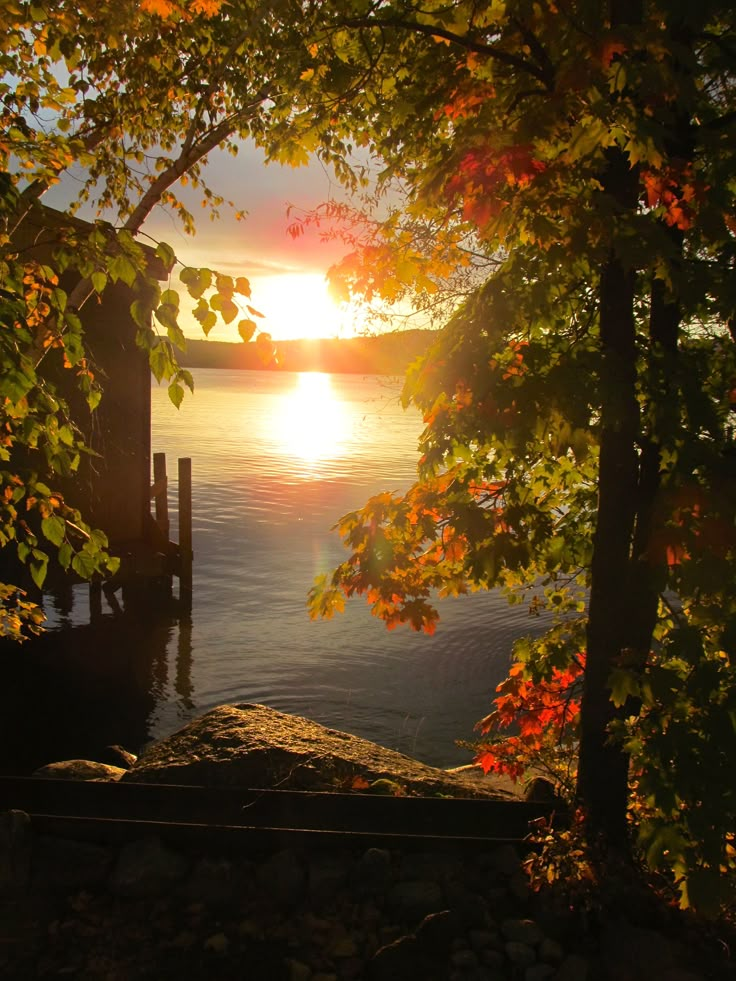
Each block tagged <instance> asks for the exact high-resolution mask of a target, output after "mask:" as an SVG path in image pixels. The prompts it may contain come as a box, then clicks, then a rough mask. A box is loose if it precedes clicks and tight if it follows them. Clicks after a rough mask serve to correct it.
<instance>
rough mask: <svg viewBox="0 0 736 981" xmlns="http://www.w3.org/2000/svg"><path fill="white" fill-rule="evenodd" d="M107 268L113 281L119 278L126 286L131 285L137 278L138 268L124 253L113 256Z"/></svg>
mask: <svg viewBox="0 0 736 981" xmlns="http://www.w3.org/2000/svg"><path fill="white" fill-rule="evenodd" d="M107 268H108V271H109V274H110V278H111V279H112V280H113V282H117V281H118V280H121V281H122V282H123V283H125V285H126V286H132V285H133V284H134V283H135V281H136V279H137V278H138V270H137V269H136V267H135V266H134V265H133V263H132V262H131V261H130V259H129V258H128V257H127V256H126V255H116V256H113V258H112V259H110V262H109V263H108V266H107Z"/></svg>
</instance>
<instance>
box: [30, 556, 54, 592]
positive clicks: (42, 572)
mask: <svg viewBox="0 0 736 981" xmlns="http://www.w3.org/2000/svg"><path fill="white" fill-rule="evenodd" d="M28 564H29V567H30V570H31V579H33V581H34V583H35V584H36V586H38V588H39V589H41V587H42V586H43V584H44V581H45V579H46V572H47V570H48V565H49V557H48V555H45V554H44V553H43V552H40V551H39V550H38V549H35V548H34V550H33V558H32V559H31V561H30V562H29V563H28Z"/></svg>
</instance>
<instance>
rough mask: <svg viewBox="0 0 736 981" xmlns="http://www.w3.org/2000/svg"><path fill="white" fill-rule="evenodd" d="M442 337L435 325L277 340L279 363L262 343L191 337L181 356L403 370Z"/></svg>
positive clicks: (198, 361) (189, 360)
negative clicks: (266, 355) (269, 358)
mask: <svg viewBox="0 0 736 981" xmlns="http://www.w3.org/2000/svg"><path fill="white" fill-rule="evenodd" d="M435 337H436V332H435V331H432V330H405V331H394V332H392V333H390V334H376V335H371V336H363V337H349V338H341V337H333V338H322V339H319V340H311V339H310V340H307V339H304V340H292V341H277V342H276V347H277V349H278V362H274V363H272V364H270V365H269V364H264V363H263V360H262V358H261V355H260V352H259V351H258V349H257V346H256V344H254V343H253V342H251V343H249V344H238V343H229V342H227V341H207V340H196V339H192V338H188V339H187V349H186V351H184V352H181V353H180V354H179V355H178V360H179V363H180V364H181V365H182V367H185V368H230V369H245V370H255V371H264V370H266V371H324V372H328V373H331V374H342V373H347V374H365V375H403V374H404V372H405V371H406V369H407V367H408V366H409V365H410V364H411V362H412V361H414V360H416V358H418V357H419V356H420V355H422V354H424V353H425V352H426V351H427V349H428V348H429V346H430V344H431V343H432V341H433V340H434V338H435Z"/></svg>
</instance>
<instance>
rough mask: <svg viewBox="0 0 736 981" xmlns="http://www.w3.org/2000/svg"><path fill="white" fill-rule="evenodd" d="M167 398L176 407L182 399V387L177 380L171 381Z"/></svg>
mask: <svg viewBox="0 0 736 981" xmlns="http://www.w3.org/2000/svg"><path fill="white" fill-rule="evenodd" d="M169 399H170V400H171V402H172V403H173V404H174V405H175V406H176V408H177V409H178V408H179V406H180V405H181V403H182V401H183V399H184V389H183V388H182V386H181V385H180V384H179V382H178V381H173V382H172V383H171V384H170V385H169Z"/></svg>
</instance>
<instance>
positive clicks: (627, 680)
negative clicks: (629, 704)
mask: <svg viewBox="0 0 736 981" xmlns="http://www.w3.org/2000/svg"><path fill="white" fill-rule="evenodd" d="M608 687H609V688H610V689H611V701H612V702H613V704H614V705H615V706H616V707H617V708H621V706H622V705H623V704H624V703H625V701H626V699H627V698H628V697H629V696H631V697H632V698H638V697H639V695H640V693H641V689H640V686H639V679H638V678H637V677H636V675H635V674H634V672H633V671H625V670H624V669H623V668H614V670H613V671H612V672H611V675H610V677H609V679H608Z"/></svg>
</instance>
